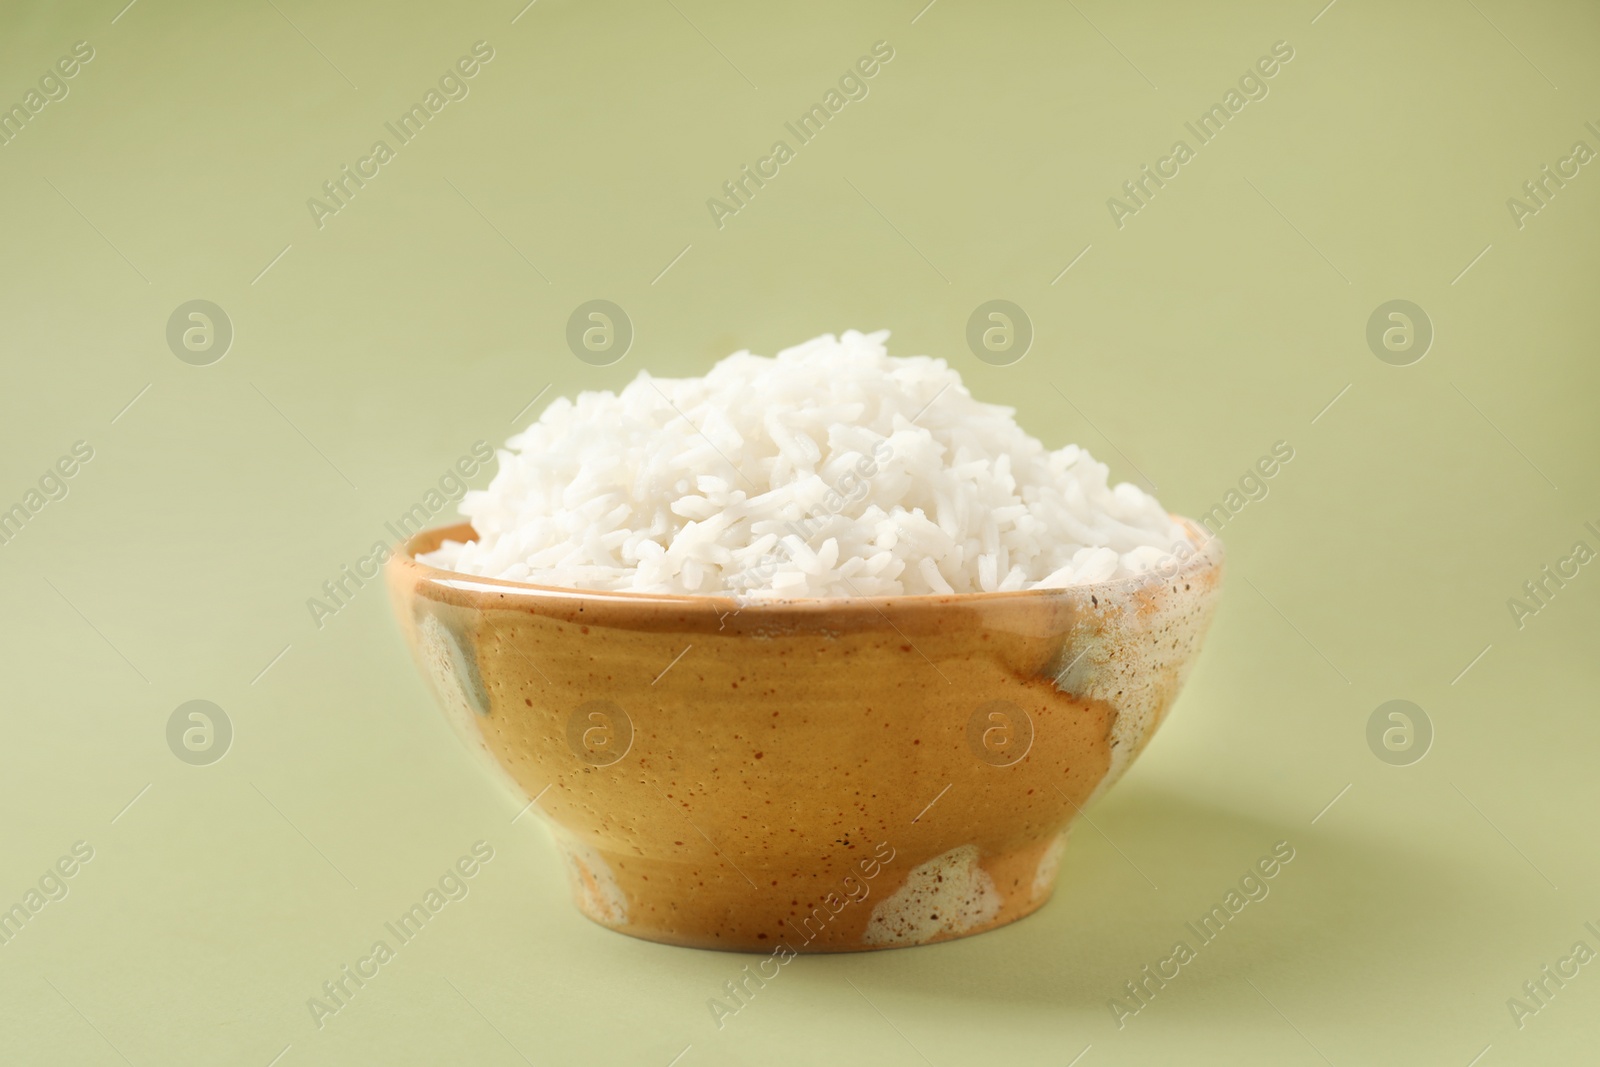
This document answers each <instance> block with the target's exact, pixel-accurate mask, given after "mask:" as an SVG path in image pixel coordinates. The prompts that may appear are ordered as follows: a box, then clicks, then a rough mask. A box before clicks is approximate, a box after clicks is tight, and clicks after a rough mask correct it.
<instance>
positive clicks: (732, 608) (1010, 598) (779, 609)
mask: <svg viewBox="0 0 1600 1067" xmlns="http://www.w3.org/2000/svg"><path fill="white" fill-rule="evenodd" d="M1168 514H1169V515H1170V516H1171V518H1172V519H1173V520H1174V521H1176V522H1178V523H1180V524H1181V525H1182V526H1183V527H1184V528H1185V529H1186V530H1187V531H1188V532H1189V534H1190V543H1191V544H1193V545H1194V548H1195V551H1194V552H1193V553H1192V554H1191V555H1190V556H1188V557H1187V558H1186V559H1185V560H1184V561H1183V562H1182V563H1181V564H1180V565H1179V567H1178V569H1177V570H1176V571H1174V572H1173V573H1172V574H1170V575H1166V576H1157V574H1156V573H1155V570H1154V569H1152V570H1151V571H1146V572H1144V573H1141V574H1131V575H1127V576H1124V577H1122V578H1112V579H1108V580H1106V581H1102V582H1089V583H1085V584H1081V585H1068V586H1053V587H1050V588H1047V589H1014V590H1007V591H1005V592H977V593H893V594H887V595H869V596H849V597H762V598H759V599H756V598H750V597H739V596H735V595H733V594H731V593H727V592H719V593H646V592H636V591H633V590H622V589H579V588H573V587H567V586H554V585H536V584H533V583H531V582H518V581H513V580H511V579H508V578H487V577H484V576H482V575H477V574H464V573H462V572H460V571H450V570H445V569H443V568H441V567H435V566H433V565H432V564H429V563H424V562H422V561H421V560H419V559H417V553H418V552H431V551H433V550H434V549H437V548H438V547H439V545H440V543H442V542H443V541H445V540H446V539H450V540H455V541H471V540H476V539H477V531H476V530H474V529H473V528H472V524H471V523H470V522H459V523H454V524H452V525H449V526H434V527H430V528H428V529H425V530H419V531H417V532H416V533H414V534H412V535H411V536H410V537H408V538H406V539H405V540H404V541H402V542H401V543H400V544H399V545H397V546H395V547H394V548H393V549H392V550H391V551H390V556H389V559H388V560H387V561H386V563H385V566H386V567H388V568H395V569H398V570H399V571H401V572H406V571H409V572H412V573H413V574H414V575H415V576H416V578H417V579H418V581H420V582H422V583H425V584H431V585H435V586H441V587H443V588H446V589H451V590H454V591H456V592H458V593H467V594H472V593H492V594H498V595H499V596H500V597H501V598H502V599H503V598H505V597H507V596H508V595H509V596H517V597H522V598H527V599H532V600H566V601H574V600H579V601H587V602H591V603H595V602H598V603H604V604H611V605H616V606H618V607H625V606H633V607H645V606H648V605H656V606H660V607H665V608H680V609H681V608H684V607H698V608H704V607H707V606H710V607H713V608H720V607H722V606H724V605H727V606H729V607H728V610H729V613H748V612H755V613H759V614H772V615H785V614H803V613H809V612H828V613H839V612H845V611H851V610H859V611H861V612H868V611H873V612H879V613H881V612H882V609H883V607H884V606H885V605H888V604H893V605H896V606H912V607H915V606H919V605H922V606H943V605H952V606H953V605H987V604H996V603H1010V602H1022V601H1028V600H1036V601H1047V600H1050V599H1057V598H1063V597H1070V598H1073V599H1084V598H1092V597H1106V598H1113V599H1118V598H1126V597H1127V596H1129V595H1131V594H1133V593H1136V592H1137V591H1138V590H1139V589H1140V588H1142V587H1154V588H1159V587H1160V586H1164V585H1167V584H1169V583H1172V582H1175V581H1177V580H1178V579H1179V578H1180V577H1184V576H1188V577H1190V578H1191V579H1192V578H1194V577H1196V576H1198V575H1200V574H1204V573H1208V572H1216V571H1218V570H1220V568H1221V567H1222V563H1223V559H1224V555H1225V552H1224V548H1223V544H1222V540H1221V538H1219V537H1217V536H1216V535H1215V534H1212V533H1211V532H1210V531H1209V530H1207V529H1205V527H1203V526H1201V525H1200V524H1199V523H1198V522H1196V521H1195V520H1193V519H1191V518H1188V517H1187V516H1183V515H1178V514H1176V513H1172V512H1169V513H1168ZM1197 538H1198V539H1197Z"/></svg>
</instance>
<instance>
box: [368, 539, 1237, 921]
mask: <svg viewBox="0 0 1600 1067" xmlns="http://www.w3.org/2000/svg"><path fill="white" fill-rule="evenodd" d="M1188 525H1189V526H1190V528H1191V530H1192V531H1193V532H1194V533H1193V536H1194V537H1195V539H1196V541H1197V542H1203V543H1202V544H1201V546H1200V547H1199V548H1197V549H1196V550H1195V552H1194V553H1193V554H1192V555H1191V556H1189V557H1188V558H1187V559H1186V560H1183V561H1182V562H1181V563H1179V562H1177V561H1174V562H1173V563H1172V565H1171V566H1169V567H1167V568H1163V569H1160V570H1158V571H1157V572H1155V574H1154V576H1147V577H1139V578H1130V579H1125V580H1120V581H1114V582H1103V583H1100V584H1096V585H1089V586H1078V587H1074V588H1070V589H1052V590H1028V591H1022V592H1015V593H967V594H956V595H952V596H903V597H863V598H859V599H827V600H820V599H811V600H794V601H784V602H776V603H765V604H761V605H751V604H749V603H744V604H741V603H740V602H738V601H736V600H734V599H733V598H731V597H710V596H669V595H652V594H641V593H608V592H597V591H592V590H574V589H554V588H546V587H540V586H532V585H523V584H520V583H516V582H507V581H499V580H495V579H488V578H478V577H474V576H470V575H465V574H456V573H452V572H448V571H441V570H438V569H435V568H433V567H429V566H426V565H425V564H422V563H419V562H417V560H416V559H415V558H414V557H415V555H416V554H418V553H422V552H428V551H432V550H433V549H434V548H436V547H438V545H439V544H440V542H441V541H443V540H444V539H445V538H446V537H448V538H451V539H453V540H458V541H460V540H469V539H471V538H473V536H474V534H473V531H472V528H471V527H470V526H467V525H461V526H455V527H451V528H448V529H436V530H430V531H426V532H424V533H421V534H418V535H417V536H416V537H414V538H412V540H411V541H410V542H408V543H407V544H406V545H405V546H403V547H402V548H401V549H400V550H398V551H397V552H396V553H395V554H394V556H392V557H391V558H390V560H389V561H388V563H387V564H386V571H387V579H388V584H389V590H390V594H391V597H392V600H393V604H394V609H395V613H396V615H397V616H398V618H399V621H400V625H401V628H402V630H403V631H404V634H405V637H406V640H407V642H408V643H409V645H410V647H411V650H412V653H413V655H414V656H415V658H416V660H417V662H418V663H419V664H420V665H421V668H422V671H423V674H424V675H425V676H426V677H427V679H428V680H429V682H430V683H431V684H432V686H433V688H434V690H435V693H436V695H437V696H438V699H439V701H440V703H441V704H442V705H443V706H444V708H445V710H446V712H447V714H448V715H449V717H450V719H451V720H452V722H453V723H454V724H455V727H456V729H457V730H458V731H459V733H460V734H461V736H462V737H463V739H465V741H466V742H467V744H468V745H469V746H470V747H472V748H474V749H476V750H478V751H481V752H482V753H483V754H484V755H485V756H486V757H487V762H488V765H489V766H491V767H493V768H495V769H496V773H498V774H499V776H500V777H501V778H502V780H503V781H505V782H506V783H507V784H508V785H509V786H510V787H511V789H512V790H513V792H514V794H515V795H516V796H517V797H519V798H520V799H519V800H518V803H519V804H526V803H528V802H529V801H534V802H535V803H534V806H535V808H536V809H537V810H538V811H539V812H540V813H541V814H542V815H543V816H544V818H545V819H546V820H547V822H548V824H549V826H550V828H551V830H552V832H553V834H554V837H555V840H556V842H557V844H558V845H559V848H560V851H561V853H562V855H563V856H564V857H565V860H566V864H567V868H568V873H569V875H570V877H571V884H572V890H573V896H574V897H575V899H576V902H577V905H578V907H579V909H581V910H582V911H583V913H584V914H585V915H587V916H588V917H589V918H591V919H593V920H594V921H595V922H597V923H600V924H601V925H603V926H608V927H610V928H612V929H614V930H620V931H622V932H623V933H627V934H632V935H634V936H636V937H643V938H648V939H650V940H652V941H664V942H668V943H670V944H676V945H692V946H696V947H699V948H721V949H737V950H745V951H768V952H773V951H782V949H781V947H780V946H787V947H788V948H789V949H790V950H791V951H794V952H807V951H810V952H843V951H852V950H860V949H874V948H890V947H894V946H897V945H918V944H926V943H928V942H931V941H942V940H946V939H948V938H952V937H961V936H964V935H967V934H974V933H979V932H981V931H984V930H990V929H993V928H994V927H997V926H1002V925H1004V924H1006V923H1009V922H1014V921H1015V920H1017V919H1020V918H1022V917H1023V916H1025V915H1028V914H1030V913H1031V912H1033V911H1034V910H1036V909H1037V908H1039V907H1040V906H1041V905H1042V904H1043V903H1044V902H1045V901H1046V900H1047V899H1049V896H1050V893H1051V890H1052V888H1053V887H1054V884H1055V876H1056V868H1057V865H1058V863H1059V861H1060V858H1061V853H1062V850H1063V848H1064V846H1065V842H1066V836H1067V833H1068V831H1069V830H1070V829H1071V827H1072V823H1073V821H1074V820H1075V819H1076V817H1077V815H1078V814H1079V810H1080V806H1081V805H1084V804H1087V803H1088V802H1089V801H1091V800H1093V799H1095V798H1096V797H1098V796H1099V795H1100V794H1101V793H1103V792H1104V791H1105V790H1106V789H1107V788H1109V787H1110V786H1111V785H1112V783H1114V782H1115V781H1116V780H1117V778H1118V777H1119V776H1120V775H1121V774H1122V772H1123V771H1124V770H1126V768H1127V766H1128V764H1129V762H1130V761H1131V760H1132V759H1133V757H1134V756H1135V755H1137V754H1138V752H1139V751H1140V749H1142V748H1143V747H1144V745H1145V743H1146V742H1147V741H1148V740H1149V739H1150V735H1151V734H1152V733H1153V732H1154V731H1155V728H1156V727H1157V726H1158V725H1160V723H1161V720H1162V718H1163V717H1164V716H1165V715H1166V713H1167V709H1168V708H1170V707H1171V705H1172V702H1173V700H1174V698H1176V696H1177V694H1178V689H1179V687H1180V686H1181V685H1182V682H1183V679H1184V676H1185V675H1186V673H1187V671H1188V668H1189V665H1190V664H1191V663H1192V662H1193V660H1194V657H1195V655H1196V653H1197V652H1198V651H1199V648H1200V642H1201V639H1202V637H1203V636H1204V634H1205V630H1206V626H1207V624H1208V623H1209V622H1210V619H1211V614H1212V611H1213V609H1214V607H1215V605H1216V601H1217V596H1218V592H1219V588H1220V581H1221V576H1222V546H1221V543H1220V542H1218V541H1216V540H1215V539H1210V540H1206V539H1205V535H1204V531H1201V530H1199V528H1198V527H1196V526H1195V525H1194V524H1193V523H1189V524H1188Z"/></svg>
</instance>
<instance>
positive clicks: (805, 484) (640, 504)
mask: <svg viewBox="0 0 1600 1067" xmlns="http://www.w3.org/2000/svg"><path fill="white" fill-rule="evenodd" d="M888 336H889V333H888V331H887V330H881V331H879V332H877V333H871V334H861V333H857V332H855V331H853V330H852V331H848V332H846V333H845V334H844V336H842V337H839V338H835V337H834V336H832V335H831V334H830V335H826V336H823V337H818V338H816V339H815V340H812V341H808V342H806V343H805V344H802V345H796V346H795V347H793V348H789V349H785V350H784V351H782V352H779V353H778V355H777V356H776V357H774V358H770V359H769V358H766V357H762V356H755V355H751V354H750V353H749V352H736V353H734V354H733V355H731V356H729V357H727V358H726V359H724V360H722V361H721V362H719V363H718V364H717V365H716V366H714V367H712V368H711V370H710V372H709V373H707V374H706V376H705V377H704V378H681V379H669V378H653V377H651V376H650V375H649V374H647V373H645V372H642V371H641V372H640V373H639V376H638V377H637V378H635V379H634V380H633V381H632V382H631V383H629V384H628V386H627V387H626V388H624V389H623V390H622V391H621V393H611V392H589V393H581V394H579V396H578V398H577V400H575V401H574V400H568V399H566V398H561V399H558V400H555V401H553V402H552V403H551V404H550V405H549V406H548V407H547V408H545V410H544V412H543V414H541V415H540V416H539V418H538V421H536V422H534V423H533V425H531V426H529V427H528V428H527V429H526V430H524V431H522V432H521V433H519V434H517V435H516V436H514V437H512V438H511V439H510V440H509V441H507V442H506V448H505V449H502V450H501V451H500V452H499V470H498V472H497V473H496V474H495V477H494V480H493V481H492V482H490V484H489V487H488V488H487V489H484V490H474V491H472V492H469V493H467V494H466V496H465V497H464V498H463V499H462V502H461V513H462V514H463V515H464V516H465V517H466V518H468V519H470V520H471V522H472V526H473V528H474V529H475V530H476V531H477V533H478V540H477V541H474V542H469V543H467V544H461V543H459V542H454V541H446V542H445V543H444V544H443V545H442V546H441V547H440V548H439V549H438V551H436V552H432V553H429V554H426V555H424V556H422V557H420V558H421V559H422V561H423V562H425V563H428V564H431V565H433V566H436V567H441V568H444V569H446V570H452V571H459V572H463V573H466V574H475V575H482V576H485V577H493V578H504V579H510V580H513V581H520V582H529V583H533V584H537V585H554V586H565V587H573V588H581V589H611V590H630V591H634V592H650V593H703V594H721V595H729V594H733V595H741V596H746V597H750V598H755V599H765V598H788V597H848V596H875V595H889V594H919V593H952V592H954V593H968V592H978V591H996V590H1000V591H1004V590H1014V589H1029V588H1044V587H1054V586H1065V585H1072V584H1076V583H1085V582H1098V581H1104V580H1106V579H1109V578H1117V577H1124V576H1129V575H1134V574H1138V573H1140V572H1141V571H1144V570H1147V569H1149V568H1150V567H1152V566H1154V565H1155V564H1156V563H1157V562H1159V561H1161V560H1163V559H1164V558H1165V557H1167V555H1168V554H1169V553H1170V552H1172V551H1173V550H1174V548H1176V547H1177V546H1178V545H1179V544H1180V543H1185V542H1186V534H1185V531H1184V529H1183V527H1181V526H1179V525H1178V524H1176V523H1174V522H1173V521H1172V520H1171V519H1170V518H1169V517H1168V515H1167V513H1166V512H1165V511H1164V510H1163V509H1162V507H1161V505H1160V504H1159V503H1157V502H1156V500H1155V498H1153V497H1151V496H1150V495H1149V494H1147V493H1145V492H1143V491H1141V490H1140V489H1139V488H1138V487H1137V486H1134V485H1130V484H1128V483H1126V482H1124V483H1121V484H1119V485H1117V486H1115V487H1110V486H1108V485H1107V473H1108V470H1107V467H1106V466H1105V464H1103V463H1099V462H1097V461H1096V460H1095V459H1094V457H1092V456H1090V455H1089V453H1087V452H1085V451H1084V450H1083V449H1081V448H1079V447H1078V446H1076V445H1068V446H1066V447H1065V448H1062V449H1060V450H1058V451H1055V452H1050V451H1046V450H1045V447H1044V446H1043V445H1042V444H1040V443H1039V441H1038V439H1036V438H1034V437H1031V436H1029V435H1028V434H1027V433H1025V432H1023V430H1022V428H1021V427H1019V426H1018V425H1017V423H1016V420H1015V419H1014V418H1013V415H1014V413H1015V409H1013V408H1009V407H1001V406H999V405H996V404H985V403H981V402H979V401H977V400H974V399H973V398H972V395H971V394H970V393H968V392H967V390H966V388H965V387H963V386H962V384H961V376H960V375H959V374H957V373H956V372H955V371H954V370H952V369H951V368H950V366H949V365H948V364H946V363H945V361H944V360H942V359H931V358H929V357H927V356H912V357H910V358H897V357H893V356H890V355H889V354H888V351H887V349H886V348H885V347H884V341H885V339H886V338H887V337H888Z"/></svg>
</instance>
